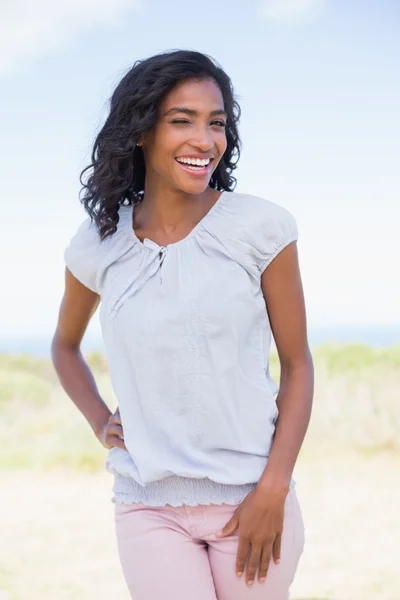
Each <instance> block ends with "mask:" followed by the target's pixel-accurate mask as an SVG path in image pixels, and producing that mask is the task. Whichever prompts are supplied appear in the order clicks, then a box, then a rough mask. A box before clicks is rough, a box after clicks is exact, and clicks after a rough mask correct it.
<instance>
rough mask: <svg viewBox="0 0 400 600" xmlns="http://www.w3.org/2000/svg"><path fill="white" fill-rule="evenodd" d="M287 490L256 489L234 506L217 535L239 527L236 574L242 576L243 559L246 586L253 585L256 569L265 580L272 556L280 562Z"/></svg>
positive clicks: (275, 560)
mask: <svg viewBox="0 0 400 600" xmlns="http://www.w3.org/2000/svg"><path fill="white" fill-rule="evenodd" d="M286 495H287V491H285V492H279V493H273V492H272V493H266V492H265V491H262V490H259V489H258V488H256V489H255V490H254V491H253V492H251V493H250V494H249V495H248V496H246V498H245V499H244V500H243V502H242V503H241V504H240V505H239V506H238V507H237V509H236V510H235V512H234V514H233V516H232V518H231V519H230V520H229V521H228V523H227V524H226V525H225V527H224V528H223V529H222V531H220V532H218V533H217V536H218V537H220V538H222V537H226V536H228V535H231V534H232V533H233V532H234V531H236V529H237V527H239V545H238V551H237V556H236V573H237V575H238V576H239V577H241V576H242V574H243V571H244V567H245V563H246V558H247V555H248V553H249V551H250V556H249V561H248V565H247V573H246V583H247V584H248V585H250V586H251V585H253V583H254V579H255V577H256V573H257V568H259V575H258V579H259V581H260V582H261V583H263V582H264V581H265V580H266V577H267V571H268V567H269V563H270V560H271V557H272V558H273V560H274V562H275V563H279V561H280V553H281V538H282V531H283V517H284V506H285V498H286Z"/></svg>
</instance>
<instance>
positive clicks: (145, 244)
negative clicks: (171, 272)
mask: <svg viewBox="0 0 400 600" xmlns="http://www.w3.org/2000/svg"><path fill="white" fill-rule="evenodd" d="M227 194H228V190H223V191H222V193H221V194H220V196H219V198H218V200H217V201H216V202H214V204H213V205H212V207H211V208H210V209H209V210H208V212H206V214H205V215H204V217H202V218H201V219H200V221H199V222H198V223H196V225H195V226H194V227H193V228H192V230H191V231H190V232H189V233H188V234H187V235H186V236H185V237H184V238H182V239H180V240H177V241H176V242H171V243H170V244H166V245H165V246H160V245H159V244H157V242H154V241H153V240H151V239H150V238H144V240H143V242H142V240H141V239H139V238H138V236H137V235H136V233H135V230H134V228H133V214H134V210H135V205H134V204H132V205H131V206H130V207H129V208H130V210H129V219H127V220H126V225H127V227H128V231H129V236H130V238H131V239H133V241H134V242H135V243H136V244H139V246H140V247H142V248H146V249H147V250H151V249H154V248H163V249H167V248H169V247H172V246H180V245H181V244H184V243H185V242H187V241H189V240H190V239H191V238H192V237H193V236H194V235H195V234H196V233H197V231H198V230H199V229H200V228H202V227H204V225H205V224H206V223H207V221H208V220H209V219H210V218H211V217H212V215H213V214H214V213H215V212H216V211H217V209H218V208H219V206H220V205H221V204H222V201H223V200H224V197H225V196H226V195H227Z"/></svg>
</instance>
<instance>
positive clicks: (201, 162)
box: [176, 158, 210, 167]
mask: <svg viewBox="0 0 400 600" xmlns="http://www.w3.org/2000/svg"><path fill="white" fill-rule="evenodd" d="M176 160H177V161H178V162H180V163H183V164H185V165H194V166H197V167H207V166H208V165H209V164H210V159H209V158H203V159H201V158H177V159H176Z"/></svg>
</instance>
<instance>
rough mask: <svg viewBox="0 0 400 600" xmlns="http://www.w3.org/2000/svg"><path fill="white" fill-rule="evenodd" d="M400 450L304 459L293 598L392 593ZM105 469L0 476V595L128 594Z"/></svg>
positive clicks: (23, 599)
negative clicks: (302, 543)
mask: <svg viewBox="0 0 400 600" xmlns="http://www.w3.org/2000/svg"><path fill="white" fill-rule="evenodd" d="M399 473H400V457H394V456H382V455H380V456H371V457H364V458H363V459H361V458H360V457H350V456H343V457H336V458H335V459H334V460H332V459H326V458H324V459H322V458H321V457H320V458H312V459H311V458H307V459H305V458H303V459H301V460H300V463H299V466H298V468H297V470H296V481H297V492H298V496H299V499H300V502H301V504H302V509H303V515H304V519H305V522H306V538H307V541H306V548H305V552H304V555H303V557H302V560H301V564H300V567H299V570H298V574H297V577H296V581H295V584H294V586H293V588H292V598H293V600H294V599H296V600H297V599H301V600H328V599H329V600H375V599H376V600H400V550H399V546H400V519H399V516H398V515H399V507H400V491H399V489H400V486H399V482H398V480H399ZM111 485H112V480H111V477H110V476H109V475H108V474H107V473H102V474H99V475H84V474H71V473H63V472H59V473H52V474H46V475H45V474H35V473H33V472H31V471H29V472H16V473H13V474H10V473H3V474H1V476H0V487H1V494H0V600H39V599H40V600H64V599H65V600H67V599H68V600H89V599H90V600H106V599H107V600H110V599H112V600H114V598H118V600H129V597H128V593H127V591H126V589H125V584H124V581H123V578H122V573H121V569H120V566H119V563H118V558H117V549H116V542H115V539H114V529H113V527H114V525H113V505H112V503H111V501H110V497H111Z"/></svg>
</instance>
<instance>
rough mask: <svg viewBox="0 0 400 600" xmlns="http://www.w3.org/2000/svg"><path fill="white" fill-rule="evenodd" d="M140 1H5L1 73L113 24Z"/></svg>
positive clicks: (1, 4) (0, 19)
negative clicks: (87, 33) (94, 30)
mask: <svg viewBox="0 0 400 600" xmlns="http://www.w3.org/2000/svg"><path fill="white" fill-rule="evenodd" d="M138 2H139V0H5V1H4V0H1V1H0V75H4V74H7V73H10V72H13V71H15V70H16V69H18V68H21V67H22V66H24V65H25V64H27V63H29V62H31V61H32V60H34V59H35V58H37V57H39V56H43V55H44V54H46V53H48V52H51V51H52V50H55V49H57V48H59V47H62V46H66V45H68V43H70V42H71V41H72V40H73V39H74V38H75V37H76V36H77V35H79V34H80V33H82V32H83V31H85V30H88V29H91V28H93V27H96V26H97V25H107V26H108V25H113V24H116V23H118V22H119V20H120V19H121V17H122V16H123V15H125V14H126V13H127V12H128V11H129V10H131V9H137V8H138Z"/></svg>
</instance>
